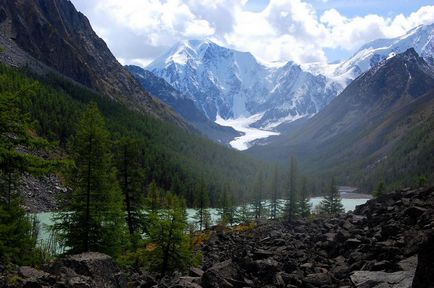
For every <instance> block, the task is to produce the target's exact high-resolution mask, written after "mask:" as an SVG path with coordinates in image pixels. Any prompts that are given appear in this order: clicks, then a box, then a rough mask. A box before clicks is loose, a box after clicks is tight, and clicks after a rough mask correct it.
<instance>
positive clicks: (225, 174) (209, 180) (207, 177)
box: [0, 65, 260, 207]
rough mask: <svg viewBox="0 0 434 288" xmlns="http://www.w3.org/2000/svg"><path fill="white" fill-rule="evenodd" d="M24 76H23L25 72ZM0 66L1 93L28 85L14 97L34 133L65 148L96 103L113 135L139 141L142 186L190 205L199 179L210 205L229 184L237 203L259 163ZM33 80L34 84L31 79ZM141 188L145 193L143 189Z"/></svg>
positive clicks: (52, 81) (53, 79)
mask: <svg viewBox="0 0 434 288" xmlns="http://www.w3.org/2000/svg"><path fill="white" fill-rule="evenodd" d="M26 73H27V72H26ZM26 73H23V72H22V71H17V70H14V69H11V68H8V67H6V66H4V65H0V92H5V91H8V92H11V91H12V92H13V91H19V90H22V89H25V87H27V86H31V87H32V91H33V93H31V94H29V95H27V96H26V97H23V96H22V95H20V96H18V98H19V104H20V107H21V108H22V110H23V111H24V112H26V113H28V114H29V116H30V118H31V120H32V121H34V123H35V127H36V132H37V133H38V135H40V136H43V137H45V138H47V139H49V140H50V141H57V142H58V143H59V144H60V146H61V147H63V148H65V147H66V146H67V143H68V139H69V138H70V137H71V136H73V135H74V134H75V129H76V125H75V123H77V122H78V119H79V117H80V115H81V114H82V112H83V111H84V109H85V107H86V104H87V103H89V102H92V101H94V102H96V103H97V104H98V107H99V108H100V110H101V112H102V114H103V115H104V118H105V120H106V124H107V128H108V130H109V131H110V132H111V135H112V137H114V138H116V139H120V138H122V137H128V138H132V139H137V140H138V141H139V143H140V146H141V147H140V148H141V150H142V155H143V159H142V161H143V167H145V171H144V172H145V178H146V183H145V184H146V185H148V184H149V183H150V182H151V181H153V180H154V181H155V183H156V184H157V186H158V187H159V188H161V189H163V190H165V191H172V192H174V193H176V194H177V195H180V196H182V197H184V198H185V199H186V200H187V204H188V206H189V207H191V206H193V204H194V196H195V195H196V192H197V189H198V185H196V184H195V183H198V182H199V180H200V178H201V177H203V178H204V181H205V182H206V183H205V184H206V186H207V187H208V190H209V194H210V195H209V199H210V205H211V206H212V207H215V206H217V204H218V203H217V202H218V199H219V195H218V193H219V191H220V187H221V185H222V183H228V184H229V185H230V186H231V188H232V192H233V194H234V196H236V197H235V199H239V197H238V196H239V195H241V194H242V193H244V192H245V191H246V187H248V186H249V185H250V183H251V181H252V178H253V176H254V175H255V173H256V170H257V169H258V167H259V166H260V165H259V163H258V162H256V161H254V160H252V159H250V158H248V157H247V156H245V155H243V154H241V153H239V152H237V151H234V150H233V149H228V148H225V147H223V146H222V145H218V144H215V143H212V142H211V141H209V140H207V139H205V138H204V137H202V136H200V135H198V134H196V133H193V132H191V131H186V130H183V129H180V128H179V127H175V126H174V125H172V124H169V123H165V122H163V121H160V120H157V119H155V118H153V117H151V116H148V115H144V114H143V113H140V112H137V111H132V110H131V109H129V108H127V107H126V106H124V105H123V104H121V103H118V102H115V101H113V100H110V99H107V98H106V97H101V96H100V95H98V94H95V93H94V92H92V91H90V90H88V89H86V88H83V87H81V86H77V85H75V84H72V83H71V82H69V80H66V79H63V78H60V77H59V76H57V75H48V76H44V78H41V77H40V76H36V75H30V74H29V73H27V74H26ZM35 79H37V80H35ZM145 187H146V186H144V187H143V190H145Z"/></svg>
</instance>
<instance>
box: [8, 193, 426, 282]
mask: <svg viewBox="0 0 434 288" xmlns="http://www.w3.org/2000/svg"><path fill="white" fill-rule="evenodd" d="M433 232H434V188H428V189H418V190H410V189H404V190H401V191H396V192H394V193H390V194H386V195H383V196H381V197H379V198H377V199H373V200H370V201H368V202H367V203H366V204H365V205H361V206H358V207H357V209H356V210H355V211H354V213H347V214H342V215H340V216H339V217H336V218H333V219H314V220H303V221H302V220H298V221H294V222H292V223H290V224H288V223H281V222H267V223H263V224H259V225H258V226H257V227H256V228H254V229H253V230H249V231H245V232H241V233H236V232H226V233H215V234H214V235H213V236H212V237H211V239H210V240H209V242H208V243H207V244H205V245H204V247H203V267H201V269H198V268H193V269H191V270H190V272H189V275H188V276H176V277H173V278H170V279H164V280H163V281H157V280H155V278H153V277H152V276H151V274H148V273H146V272H143V271H142V272H141V273H136V274H134V275H131V276H130V277H129V278H130V279H128V278H127V277H126V276H125V275H124V274H123V273H122V272H121V271H120V270H119V269H118V268H117V267H116V266H115V265H114V264H113V261H112V260H111V259H110V257H108V256H106V255H104V254H100V253H86V254H81V255H74V256H70V257H68V258H65V259H60V260H57V261H56V262H54V263H52V264H50V265H47V267H46V268H45V269H44V270H45V271H39V270H35V269H32V268H29V267H20V268H19V269H18V274H19V276H20V277H21V278H22V279H23V280H22V281H21V283H22V285H21V286H22V287H180V288H182V287H192V288H200V287H204V288H213V287H216V288H217V287H268V288H272V287H288V288H290V287H305V288H310V287H357V288H374V287H376V288H391V287H395V288H407V287H415V288H419V287H420V288H422V287H423V288H429V287H434V238H433V237H434V236H433ZM158 282H160V283H158ZM0 286H1V285H0Z"/></svg>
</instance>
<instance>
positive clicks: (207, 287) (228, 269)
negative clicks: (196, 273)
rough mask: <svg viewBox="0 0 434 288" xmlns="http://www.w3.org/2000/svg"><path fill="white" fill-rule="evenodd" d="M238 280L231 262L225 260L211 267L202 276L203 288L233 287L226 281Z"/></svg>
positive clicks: (235, 268) (235, 269) (236, 270)
mask: <svg viewBox="0 0 434 288" xmlns="http://www.w3.org/2000/svg"><path fill="white" fill-rule="evenodd" d="M233 279H238V269H237V267H236V266H235V264H234V263H233V262H232V260H226V261H223V262H220V263H217V264H215V265H213V266H212V267H211V268H209V269H208V270H207V271H205V273H204V274H203V276H202V287H204V288H230V287H234V285H232V284H231V283H230V282H229V281H228V280H233Z"/></svg>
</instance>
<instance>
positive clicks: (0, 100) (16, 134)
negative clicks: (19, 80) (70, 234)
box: [0, 87, 56, 264]
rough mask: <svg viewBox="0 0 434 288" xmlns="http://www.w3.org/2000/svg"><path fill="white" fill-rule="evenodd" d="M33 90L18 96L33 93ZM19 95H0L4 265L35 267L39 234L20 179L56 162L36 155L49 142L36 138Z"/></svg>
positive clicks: (0, 240)
mask: <svg viewBox="0 0 434 288" xmlns="http://www.w3.org/2000/svg"><path fill="white" fill-rule="evenodd" d="M31 89H32V87H26V89H23V90H21V91H18V92H17V94H18V93H31ZM17 94H14V93H9V92H2V93H0V235H1V236H0V262H3V263H9V262H13V263H16V264H33V263H32V262H33V260H34V259H33V255H34V252H35V244H36V235H35V234H34V233H33V229H32V222H31V220H30V218H29V217H28V216H27V215H26V212H25V210H24V209H23V208H22V204H23V203H22V202H23V199H22V197H21V195H20V191H19V190H20V189H19V188H20V179H21V176H22V175H23V173H24V172H28V173H32V174H39V173H46V172H48V171H50V170H51V169H53V168H55V166H56V165H55V164H56V162H55V161H49V160H44V159H42V158H41V157H38V156H35V155H34V154H32V151H33V150H38V148H40V146H41V145H44V144H46V143H44V141H42V140H40V139H38V138H37V137H35V136H33V135H32V133H31V130H30V126H29V124H28V122H29V121H28V117H27V115H24V114H23V113H22V112H21V110H20V109H19V103H18V99H17V98H18V96H19V95H17ZM20 96H23V95H20Z"/></svg>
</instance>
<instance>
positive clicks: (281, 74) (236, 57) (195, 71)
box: [146, 40, 343, 129]
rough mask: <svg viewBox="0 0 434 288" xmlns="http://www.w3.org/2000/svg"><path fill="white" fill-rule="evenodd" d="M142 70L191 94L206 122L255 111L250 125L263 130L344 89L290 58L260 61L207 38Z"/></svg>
mask: <svg viewBox="0 0 434 288" xmlns="http://www.w3.org/2000/svg"><path fill="white" fill-rule="evenodd" d="M146 69H148V70H150V71H151V72H153V73H154V74H155V75H157V76H159V77H162V78H163V79H165V80H166V81H167V82H169V83H170V84H171V85H172V86H173V87H174V88H175V89H177V90H179V91H181V92H182V93H183V94H185V95H189V96H190V97H192V100H193V101H194V102H195V103H196V105H197V106H198V107H199V109H201V110H202V111H203V113H204V114H205V115H206V117H208V118H209V119H210V120H213V121H214V120H216V119H217V118H218V116H220V117H222V118H224V119H229V118H231V119H237V118H245V117H249V116H252V115H258V114H259V115H262V117H256V118H257V119H258V120H257V121H256V122H255V123H253V124H251V125H252V126H255V127H261V128H266V129H270V128H274V127H276V126H278V125H279V124H281V123H282V122H288V121H291V120H294V119H298V118H301V117H305V116H312V115H314V114H315V113H317V112H318V111H320V110H321V109H322V108H323V107H324V106H325V105H326V104H327V103H328V102H330V100H331V99H332V98H333V97H334V96H336V95H337V94H338V92H340V91H341V90H342V89H343V87H341V86H339V85H337V84H336V83H332V82H330V81H329V80H328V79H327V78H326V77H324V76H322V75H314V74H312V73H309V72H306V71H303V70H302V69H301V67H300V66H299V65H296V64H295V63H293V62H288V63H287V64H285V65H283V66H280V67H276V66H275V65H267V64H263V63H261V62H259V61H258V60H257V59H255V57H254V56H253V55H252V54H250V53H248V52H240V51H236V50H232V49H228V48H225V47H221V46H219V45H217V44H215V43H213V42H211V41H198V40H190V41H183V42H180V43H178V44H177V45H175V46H173V47H172V48H171V49H169V50H168V51H167V52H166V53H164V54H163V55H161V56H160V57H158V58H157V59H156V60H155V61H154V62H152V63H151V64H150V65H149V66H148V67H146ZM256 118H255V119H256Z"/></svg>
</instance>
